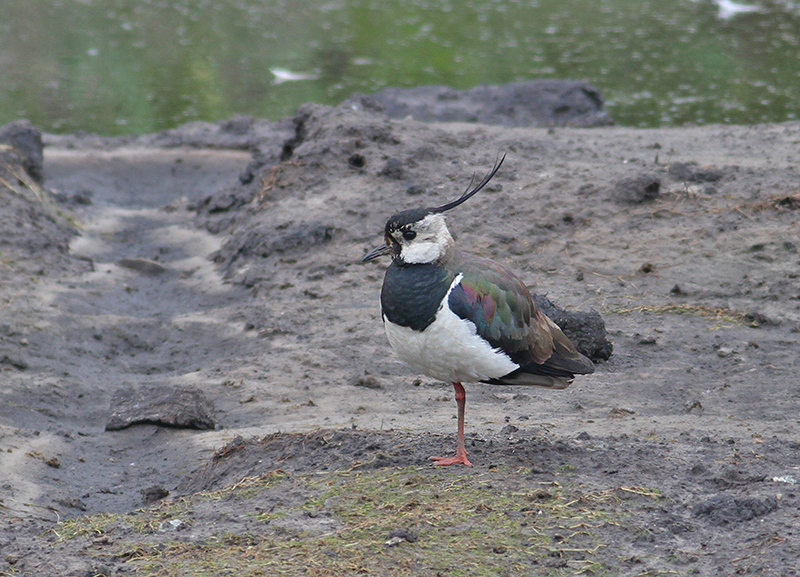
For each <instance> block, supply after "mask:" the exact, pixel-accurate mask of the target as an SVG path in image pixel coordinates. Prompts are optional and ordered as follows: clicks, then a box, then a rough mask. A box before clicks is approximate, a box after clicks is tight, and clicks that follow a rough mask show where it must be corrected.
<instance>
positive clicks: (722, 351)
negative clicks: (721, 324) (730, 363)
mask: <svg viewBox="0 0 800 577" xmlns="http://www.w3.org/2000/svg"><path fill="white" fill-rule="evenodd" d="M735 352H736V351H734V350H733V349H732V348H730V347H720V348H718V349H717V356H718V357H722V358H723V359H724V358H726V357H729V356H731V355H732V354H733V353H735Z"/></svg>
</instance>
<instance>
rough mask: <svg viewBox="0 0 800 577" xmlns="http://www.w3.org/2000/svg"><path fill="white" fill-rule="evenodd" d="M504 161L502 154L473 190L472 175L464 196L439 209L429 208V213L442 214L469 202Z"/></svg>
mask: <svg viewBox="0 0 800 577" xmlns="http://www.w3.org/2000/svg"><path fill="white" fill-rule="evenodd" d="M505 159H506V155H505V154H504V155H503V156H501V157H500V159H499V160H498V161H497V162H496V163H495V165H494V168H492V170H490V171H489V173H488V174H487V175H486V176H484V177H483V180H481V181H480V182H479V183H478V184H477V186H475V187H474V188H473V187H472V185H473V183H474V182H475V175H474V174H473V175H472V180H471V181H470V182H469V186H467V190H465V191H464V194H462V195H461V196H460V197H459V198H457V199H456V200H454V201H452V202H448V203H447V204H443V205H442V206H439V207H436V208H429V209H428V211H429V213H432V214H436V213H442V212H445V211H447V210H450V209H451V208H455V207H457V206H458V205H459V204H461V203H463V202H466V201H467V200H469V199H470V198H471V197H472V196H473V195H475V193H477V192H478V191H479V190H481V189H482V188H483V187H484V186H486V185H487V184H489V181H490V180H492V177H493V176H494V175H495V174H496V173H497V171H498V170H500V166H502V164H503V161H504V160H505Z"/></svg>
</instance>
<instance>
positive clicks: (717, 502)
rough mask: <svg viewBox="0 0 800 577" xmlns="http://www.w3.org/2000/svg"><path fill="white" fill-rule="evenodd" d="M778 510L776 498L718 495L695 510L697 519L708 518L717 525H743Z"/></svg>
mask: <svg viewBox="0 0 800 577" xmlns="http://www.w3.org/2000/svg"><path fill="white" fill-rule="evenodd" d="M777 508H778V500H777V499H776V498H775V497H766V498H763V499H761V498H758V497H727V496H724V495H717V496H715V497H711V498H710V499H707V500H706V501H703V502H702V503H698V504H697V505H695V506H694V508H693V514H694V516H695V517H706V518H708V520H709V521H710V522H711V523H713V524H715V525H728V524H730V523H741V522H742V521H749V520H750V519H755V518H756V517H763V516H764V515H767V514H769V513H772V512H773V511H775V510H776V509H777Z"/></svg>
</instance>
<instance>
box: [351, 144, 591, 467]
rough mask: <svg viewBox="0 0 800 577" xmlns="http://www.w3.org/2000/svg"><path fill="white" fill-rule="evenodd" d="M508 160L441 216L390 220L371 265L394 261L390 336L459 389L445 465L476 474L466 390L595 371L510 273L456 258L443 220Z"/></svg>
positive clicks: (413, 214) (431, 213)
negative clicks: (471, 385) (387, 258)
mask: <svg viewBox="0 0 800 577" xmlns="http://www.w3.org/2000/svg"><path fill="white" fill-rule="evenodd" d="M503 160H505V155H504V156H503V157H502V158H500V160H499V161H498V162H497V163H496V165H495V166H494V168H493V169H492V170H491V171H490V172H489V173H488V174H487V175H486V176H485V177H484V178H483V180H481V181H480V182H479V183H478V184H477V185H476V186H474V187H473V186H472V184H473V182H474V177H473V182H470V186H468V187H467V189H466V190H465V191H464V193H463V194H462V195H461V197H460V198H458V199H457V200H454V201H452V202H449V203H447V204H444V205H442V206H439V207H436V208H415V209H411V210H405V211H403V212H399V213H397V214H395V215H394V216H392V217H391V218H390V219H389V220H388V221H387V222H386V227H385V232H384V237H385V242H384V244H382V245H380V246H378V247H377V248H375V249H374V250H372V251H371V252H370V253H368V254H367V255H366V256H365V257H364V259H363V262H366V261H369V260H372V259H374V258H377V257H379V256H383V255H391V257H392V263H391V265H390V266H389V268H388V269H387V270H386V276H385V277H384V280H383V288H382V289H381V312H382V317H383V324H384V328H385V330H386V336H387V337H388V339H389V344H390V345H391V346H392V348H393V349H394V350H395V352H396V353H397V355H398V356H399V357H400V358H401V359H403V360H404V361H405V362H407V363H408V364H410V365H411V366H413V367H414V368H416V369H417V370H419V371H420V372H421V373H423V374H425V375H427V376H429V377H432V378H434V379H437V380H441V381H445V382H450V383H453V387H454V388H455V396H456V403H457V405H458V444H457V448H456V454H455V456H454V457H431V459H432V460H434V461H435V462H436V464H437V465H452V464H454V463H462V464H464V465H470V464H471V463H470V462H469V459H468V458H467V451H466V448H465V446H464V407H465V405H466V393H465V392H464V387H463V386H462V385H461V383H463V382H482V383H489V384H493V385H537V386H540V387H549V388H551V389H563V388H566V387H567V386H569V384H570V383H572V380H573V378H574V377H575V375H577V374H581V375H586V374H589V373H592V372H593V371H594V365H593V364H592V362H591V361H590V360H589V359H587V358H586V357H585V356H583V355H582V354H580V353H579V352H578V351H577V350H576V349H575V346H574V345H573V344H572V343H571V342H570V340H569V339H568V338H567V337H566V336H565V335H564V333H563V332H561V329H560V328H558V326H557V325H556V324H555V323H554V322H553V321H551V320H550V319H549V318H548V317H546V316H545V315H544V314H543V313H542V312H541V311H539V310H538V309H537V308H536V305H535V304H534V302H533V297H532V296H531V293H530V292H529V291H528V287H526V286H525V283H523V282H522V280H520V278H519V277H517V276H516V275H515V274H514V273H513V272H511V271H510V270H508V269H507V268H506V267H504V266H503V265H501V264H499V263H497V262H494V261H492V260H489V259H487V258H481V257H479V256H475V255H472V254H468V253H464V252H461V251H459V250H458V249H456V247H455V242H454V241H453V237H452V236H450V232H449V231H448V230H447V225H446V224H445V219H444V213H445V212H447V211H448V210H451V209H453V208H455V207H457V206H458V205H460V204H461V203H463V202H465V201H466V200H468V199H469V198H470V197H472V196H473V195H474V194H475V193H477V192H478V191H479V190H481V189H482V188H483V187H484V186H486V184H487V183H488V182H489V181H490V180H491V179H492V177H493V176H494V175H495V173H496V172H497V171H498V170H499V169H500V165H502V163H503Z"/></svg>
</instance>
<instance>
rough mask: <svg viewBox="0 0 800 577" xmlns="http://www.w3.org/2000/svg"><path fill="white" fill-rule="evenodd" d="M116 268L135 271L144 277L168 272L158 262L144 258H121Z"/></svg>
mask: <svg viewBox="0 0 800 577" xmlns="http://www.w3.org/2000/svg"><path fill="white" fill-rule="evenodd" d="M117 266H121V267H123V268H128V269H131V270H135V271H136V272H140V273H142V274H146V275H151V276H153V275H157V274H161V273H163V272H166V271H167V270H169V269H168V268H167V267H165V266H164V265H163V264H161V263H160V262H156V261H154V260H150V259H146V258H121V259H119V260H118V261H117Z"/></svg>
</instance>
